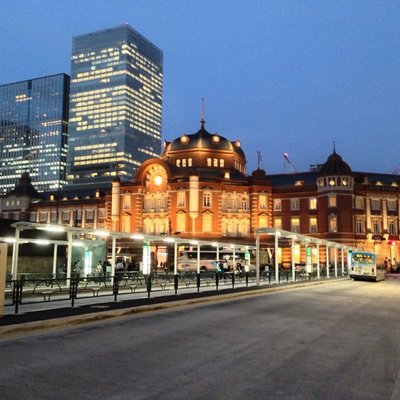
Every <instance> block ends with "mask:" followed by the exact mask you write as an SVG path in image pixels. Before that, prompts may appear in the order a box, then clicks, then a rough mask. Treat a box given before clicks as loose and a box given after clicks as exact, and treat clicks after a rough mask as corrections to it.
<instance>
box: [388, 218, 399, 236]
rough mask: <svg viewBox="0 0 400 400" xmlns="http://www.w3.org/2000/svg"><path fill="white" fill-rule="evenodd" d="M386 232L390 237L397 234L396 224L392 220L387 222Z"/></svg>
mask: <svg viewBox="0 0 400 400" xmlns="http://www.w3.org/2000/svg"><path fill="white" fill-rule="evenodd" d="M388 231H389V234H390V235H396V234H397V223H396V221H395V220H393V219H389V220H388Z"/></svg>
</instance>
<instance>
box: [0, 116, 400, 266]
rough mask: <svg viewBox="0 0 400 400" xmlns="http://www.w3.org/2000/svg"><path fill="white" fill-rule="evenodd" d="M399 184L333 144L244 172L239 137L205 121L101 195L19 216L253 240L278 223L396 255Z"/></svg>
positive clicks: (11, 204) (61, 199) (10, 213)
mask: <svg viewBox="0 0 400 400" xmlns="http://www.w3.org/2000/svg"><path fill="white" fill-rule="evenodd" d="M399 185H400V177H399V176H398V175H393V174H378V173H365V172H355V171H352V170H351V168H350V166H349V165H348V164H347V163H346V162H345V161H343V160H342V158H341V156H340V155H339V154H337V153H336V151H335V150H334V151H333V153H332V154H331V155H329V157H328V158H327V160H326V162H325V163H324V164H322V165H321V166H319V167H317V168H314V169H313V170H311V171H307V172H296V173H291V174H273V175H269V174H266V173H265V171H263V170H261V169H257V170H256V171H254V172H252V173H251V174H249V175H248V174H247V173H246V157H245V154H244V152H243V150H242V149H241V147H240V141H239V140H234V141H230V140H228V139H226V138H225V137H223V136H221V135H219V134H216V133H215V134H212V133H209V132H208V131H207V130H206V129H205V124H204V121H202V122H201V127H200V130H199V131H198V132H196V133H194V134H184V135H181V136H180V137H178V138H176V139H175V140H173V141H172V142H165V145H164V151H163V153H162V155H161V156H160V158H153V159H150V160H148V161H146V162H145V163H143V164H142V165H141V167H140V168H139V170H138V172H137V174H136V177H135V179H134V181H133V182H132V183H123V184H122V183H121V182H120V181H119V180H118V179H116V180H115V181H114V182H113V184H112V188H111V189H110V190H109V191H106V192H104V193H103V192H101V191H99V190H98V191H95V192H93V193H88V192H85V191H69V192H68V191H63V192H61V193H42V194H41V195H42V196H43V199H41V200H39V199H36V200H35V201H36V202H35V203H33V202H32V203H30V204H29V207H28V208H27V207H25V208H24V210H23V218H27V216H28V215H29V219H30V220H31V221H35V222H42V223H59V224H67V225H73V226H82V227H86V228H91V227H93V228H107V229H109V230H113V231H122V232H132V233H133V232H144V233H148V234H153V233H154V234H168V235H176V236H180V237H188V238H190V237H197V238H203V239H211V240H213V239H218V240H219V241H224V240H225V241H229V240H233V238H234V239H235V242H240V241H243V242H247V243H248V242H249V241H254V238H255V231H256V229H257V228H260V227H266V226H273V227H276V228H281V229H284V230H287V231H292V232H295V233H301V234H304V235H310V236H314V237H317V238H321V239H327V240H330V241H336V242H339V243H341V244H347V245H350V246H354V247H358V248H361V249H365V250H373V251H375V252H377V253H378V254H379V255H380V256H381V257H390V258H396V259H397V258H398V251H397V244H398V238H399V236H398V235H399V220H400V207H399V201H400V192H399ZM19 192H21V191H19ZM19 192H18V191H17V192H15V191H13V192H10V193H9V194H7V195H5V196H3V198H1V206H0V212H1V217H3V218H10V219H22V218H21V217H20V216H19V214H18V212H19V211H18V207H19V206H18V205H17V204H20V203H18V201H21V197H20V196H19V195H18V193H19ZM36 197H37V196H36ZM24 204H25V206H26V199H25V200H24ZM21 212H22V211H21ZM21 216H22V214H21ZM265 240H267V238H265ZM282 247H283V250H282V255H281V257H282V260H283V259H284V258H285V250H284V245H282ZM298 257H299V259H301V258H302V257H303V254H301V253H300V252H299V256H298Z"/></svg>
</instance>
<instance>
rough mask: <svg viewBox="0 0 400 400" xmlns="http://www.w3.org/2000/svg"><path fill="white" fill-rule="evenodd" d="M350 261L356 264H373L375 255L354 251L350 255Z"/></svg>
mask: <svg viewBox="0 0 400 400" xmlns="http://www.w3.org/2000/svg"><path fill="white" fill-rule="evenodd" d="M351 262H352V264H354V265H357V264H375V255H374V254H366V253H354V254H352V255H351Z"/></svg>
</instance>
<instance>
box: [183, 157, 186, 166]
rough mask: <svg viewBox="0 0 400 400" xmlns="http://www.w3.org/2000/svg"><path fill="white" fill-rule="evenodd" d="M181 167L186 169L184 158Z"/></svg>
mask: <svg viewBox="0 0 400 400" xmlns="http://www.w3.org/2000/svg"><path fill="white" fill-rule="evenodd" d="M182 167H186V158H184V159H183V160H182Z"/></svg>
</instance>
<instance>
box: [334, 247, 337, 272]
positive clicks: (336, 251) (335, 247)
mask: <svg viewBox="0 0 400 400" xmlns="http://www.w3.org/2000/svg"><path fill="white" fill-rule="evenodd" d="M334 249H335V278H337V247H336V246H335V247H334Z"/></svg>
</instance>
